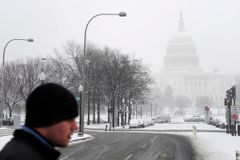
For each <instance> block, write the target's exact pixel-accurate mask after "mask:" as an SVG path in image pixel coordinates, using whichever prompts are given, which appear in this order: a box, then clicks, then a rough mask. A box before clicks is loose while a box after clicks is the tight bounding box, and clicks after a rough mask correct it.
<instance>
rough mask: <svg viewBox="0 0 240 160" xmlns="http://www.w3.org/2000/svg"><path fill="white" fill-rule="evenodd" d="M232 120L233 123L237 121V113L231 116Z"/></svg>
mask: <svg viewBox="0 0 240 160" xmlns="http://www.w3.org/2000/svg"><path fill="white" fill-rule="evenodd" d="M232 120H234V121H236V120H238V114H237V113H233V114H232Z"/></svg>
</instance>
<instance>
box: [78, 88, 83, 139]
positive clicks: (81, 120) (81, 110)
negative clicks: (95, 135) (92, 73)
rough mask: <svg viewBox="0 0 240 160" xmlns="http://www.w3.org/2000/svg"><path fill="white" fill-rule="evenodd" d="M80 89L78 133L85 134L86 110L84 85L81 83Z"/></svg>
mask: <svg viewBox="0 0 240 160" xmlns="http://www.w3.org/2000/svg"><path fill="white" fill-rule="evenodd" d="M78 91H79V132H78V135H83V133H84V126H83V125H84V117H83V116H84V110H83V107H82V91H83V86H82V85H79V87H78Z"/></svg>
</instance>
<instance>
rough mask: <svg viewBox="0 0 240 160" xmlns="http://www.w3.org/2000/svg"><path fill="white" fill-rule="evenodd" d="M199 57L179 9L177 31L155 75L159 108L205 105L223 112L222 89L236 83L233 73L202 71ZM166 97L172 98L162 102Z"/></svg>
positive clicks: (188, 107)
mask: <svg viewBox="0 0 240 160" xmlns="http://www.w3.org/2000/svg"><path fill="white" fill-rule="evenodd" d="M200 55H201V54H200ZM199 61H200V58H199V56H198V54H197V47H196V45H195V43H194V41H193V38H192V36H191V35H190V34H188V33H187V32H186V30H185V28H184V21H183V15H182V13H181V15H180V20H179V23H178V29H177V32H176V33H175V34H174V36H173V37H172V38H170V41H169V43H168V45H167V46H166V53H165V55H164V57H163V68H162V69H161V70H160V72H159V73H157V74H156V75H154V77H155V80H156V84H155V89H156V92H157V93H158V94H157V95H158V97H160V98H159V100H158V102H156V103H158V106H160V107H159V108H161V109H159V112H160V111H161V110H162V109H163V108H172V110H174V109H176V108H178V109H180V110H182V109H183V108H184V109H188V111H189V110H192V109H195V110H198V111H204V107H205V106H208V107H209V108H210V110H211V111H214V110H217V111H218V113H221V114H224V113H225V109H224V108H225V106H224V104H223V101H224V98H225V91H226V90H227V89H229V88H231V86H232V85H234V84H236V75H231V74H223V73H221V72H219V71H218V70H216V69H215V70H213V71H203V70H202V69H201V68H200V65H199ZM156 92H155V93H156ZM169 97H173V99H172V100H170V101H169V103H166V102H164V101H166V99H169ZM177 99H182V100H184V101H185V102H186V101H187V102H188V103H185V104H182V106H180V105H179V103H174V104H173V102H174V100H177ZM183 105H184V106H183ZM193 112H195V111H193Z"/></svg>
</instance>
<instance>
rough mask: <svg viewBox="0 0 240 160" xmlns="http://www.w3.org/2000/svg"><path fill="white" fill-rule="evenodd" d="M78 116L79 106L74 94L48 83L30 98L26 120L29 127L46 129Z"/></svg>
mask: <svg viewBox="0 0 240 160" xmlns="http://www.w3.org/2000/svg"><path fill="white" fill-rule="evenodd" d="M77 116H78V105H77V101H76V99H75V97H74V96H73V94H72V93H71V92H70V91H68V90H67V89H66V88H64V87H62V86H60V85H58V84H54V83H46V84H43V85H41V86H39V87H37V88H36V89H35V90H33V91H32V93H31V94H30V95H29V96H28V98H27V102H26V120H25V125H26V126H28V127H46V126H51V125H53V124H56V123H58V122H61V121H64V120H68V119H72V118H75V117H77Z"/></svg>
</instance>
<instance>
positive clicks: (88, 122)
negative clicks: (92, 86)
mask: <svg viewBox="0 0 240 160" xmlns="http://www.w3.org/2000/svg"><path fill="white" fill-rule="evenodd" d="M87 107H88V119H87V125H90V92H88V106H87Z"/></svg>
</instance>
